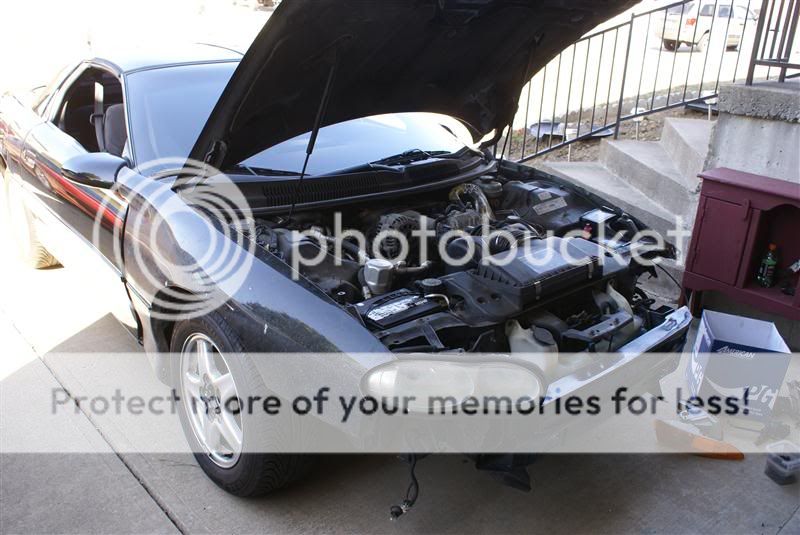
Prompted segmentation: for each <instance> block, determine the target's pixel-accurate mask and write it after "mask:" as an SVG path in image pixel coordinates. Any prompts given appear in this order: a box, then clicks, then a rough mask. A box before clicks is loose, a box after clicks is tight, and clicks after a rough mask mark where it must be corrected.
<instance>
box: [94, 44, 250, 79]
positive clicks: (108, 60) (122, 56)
mask: <svg viewBox="0 0 800 535" xmlns="http://www.w3.org/2000/svg"><path fill="white" fill-rule="evenodd" d="M243 55H244V53H243V52H240V51H238V50H236V49H234V48H229V47H226V46H222V45H216V44H211V43H192V44H185V45H184V44H181V45H174V46H165V47H161V48H152V47H150V46H144V47H138V46H126V47H125V49H122V50H103V51H99V52H98V53H97V54H96V55H95V56H94V57H93V58H91V59H89V60H88V61H89V62H91V63H96V64H99V65H104V66H106V67H108V68H109V69H111V70H114V71H116V72H117V73H119V74H130V73H132V72H136V71H141V70H148V69H157V68H161V67H167V66H172V65H186V64H192V63H214V62H226V61H239V60H241V59H242V56H243Z"/></svg>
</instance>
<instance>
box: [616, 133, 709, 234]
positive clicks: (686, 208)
mask: <svg viewBox="0 0 800 535" xmlns="http://www.w3.org/2000/svg"><path fill="white" fill-rule="evenodd" d="M600 163H602V164H603V166H604V167H606V168H607V169H608V170H609V171H611V172H612V173H613V174H615V175H617V176H618V177H619V178H621V179H623V180H624V181H625V182H627V183H628V185H629V186H633V187H634V188H636V189H638V190H639V191H640V192H641V193H643V194H644V195H645V196H646V197H647V198H648V200H651V201H653V202H655V203H657V204H659V205H660V206H661V207H662V208H664V209H665V210H666V211H667V212H672V213H674V214H676V215H680V216H681V217H684V218H687V217H689V214H693V213H694V211H695V206H696V205H697V204H696V203H697V185H696V180H695V179H692V180H687V179H685V178H684V177H683V176H682V174H681V172H680V171H679V170H678V169H677V167H675V165H674V164H673V161H672V157H671V156H670V155H669V154H668V153H667V151H665V150H664V148H663V147H662V146H661V143H659V142H657V141H632V140H604V141H603V144H602V145H601V148H600Z"/></svg>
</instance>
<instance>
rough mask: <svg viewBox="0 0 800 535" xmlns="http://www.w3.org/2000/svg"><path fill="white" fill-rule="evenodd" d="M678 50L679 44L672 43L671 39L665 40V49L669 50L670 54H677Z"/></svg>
mask: <svg viewBox="0 0 800 535" xmlns="http://www.w3.org/2000/svg"><path fill="white" fill-rule="evenodd" d="M676 48H678V43H676V42H675V41H672V40H670V39H664V49H665V50H668V51H669V52H675V49H676Z"/></svg>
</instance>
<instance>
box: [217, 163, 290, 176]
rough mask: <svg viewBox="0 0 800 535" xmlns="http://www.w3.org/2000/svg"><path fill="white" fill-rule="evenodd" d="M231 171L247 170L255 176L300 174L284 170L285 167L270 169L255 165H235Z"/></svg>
mask: <svg viewBox="0 0 800 535" xmlns="http://www.w3.org/2000/svg"><path fill="white" fill-rule="evenodd" d="M230 171H234V172H236V171H239V172H241V171H246V172H247V173H250V174H251V175H255V176H300V173H298V172H297V171H284V170H283V169H268V168H266V167H253V166H252V165H241V164H240V165H233V166H231V167H230Z"/></svg>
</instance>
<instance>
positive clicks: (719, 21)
mask: <svg viewBox="0 0 800 535" xmlns="http://www.w3.org/2000/svg"><path fill="white" fill-rule="evenodd" d="M715 7H716V17H715V14H714V8H715ZM748 19H749V20H750V21H755V20H757V19H758V17H757V16H756V14H755V12H753V10H752V9H750V10H748V7H747V5H746V4H739V3H736V2H734V3H731V2H727V3H726V2H720V1H719V0H702V1H700V2H689V3H687V4H684V5H682V6H681V5H678V6H673V7H670V8H669V9H667V12H666V20H664V21H663V23H662V21H659V23H657V24H656V25H655V28H654V30H653V31H654V32H655V36H656V37H657V38H658V39H659V40H660V41H661V42H662V43H663V45H664V48H665V49H667V50H669V51H674V50H677V48H678V47H680V45H681V44H684V43H685V44H687V45H689V46H693V47H694V48H695V50H698V51H702V50H705V48H706V47H708V43H709V41H710V40H711V32H712V30H714V32H715V34H717V32H725V31H726V29H727V33H726V36H725V48H727V49H728V50H736V49H737V48H739V44H740V43H741V42H742V33H743V32H744V28H745V24H746V21H747V20H748ZM751 24H753V22H751Z"/></svg>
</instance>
